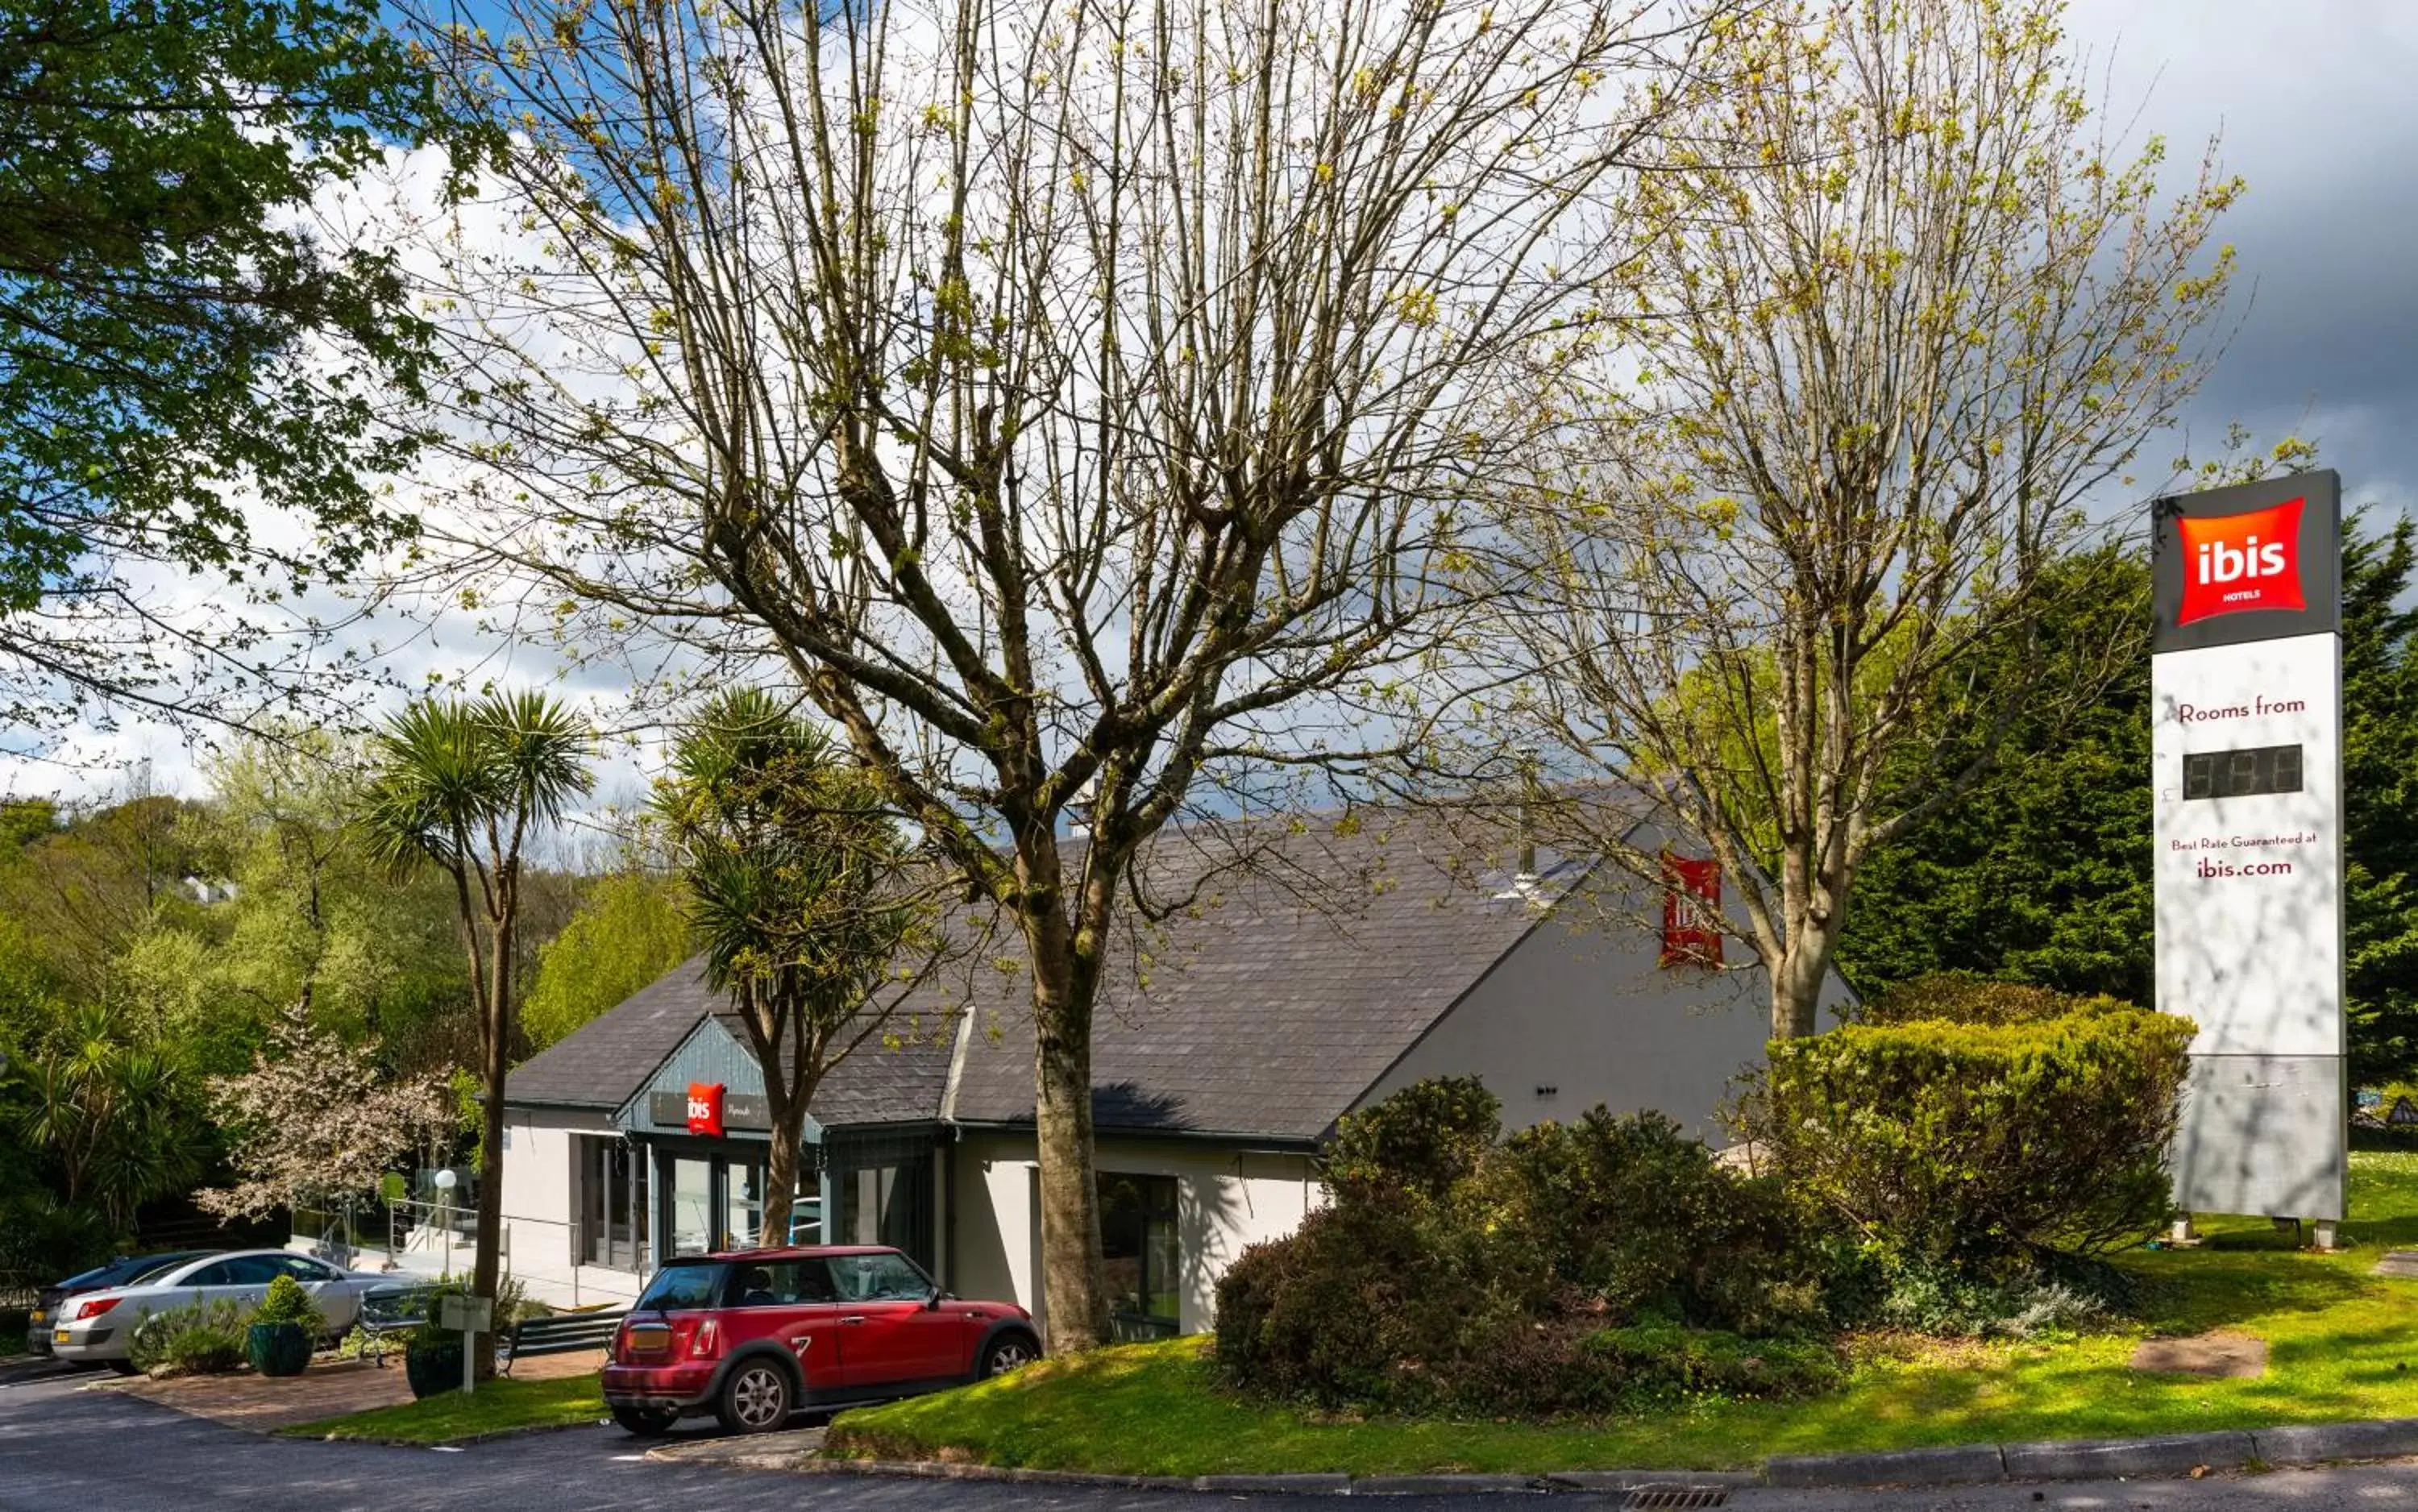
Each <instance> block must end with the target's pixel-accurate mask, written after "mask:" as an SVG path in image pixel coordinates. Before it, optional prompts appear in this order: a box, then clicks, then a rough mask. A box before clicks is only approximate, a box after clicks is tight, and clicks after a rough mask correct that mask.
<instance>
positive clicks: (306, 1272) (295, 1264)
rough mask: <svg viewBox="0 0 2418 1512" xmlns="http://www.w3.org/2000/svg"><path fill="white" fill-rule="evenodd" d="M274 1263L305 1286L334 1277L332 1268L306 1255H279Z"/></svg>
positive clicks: (334, 1273) (330, 1279)
mask: <svg viewBox="0 0 2418 1512" xmlns="http://www.w3.org/2000/svg"><path fill="white" fill-rule="evenodd" d="M274 1263H275V1264H276V1265H277V1267H278V1268H279V1269H280V1270H282V1271H283V1272H284V1273H285V1274H286V1275H290V1276H292V1277H294V1279H296V1280H297V1281H299V1282H301V1283H302V1284H303V1285H305V1286H309V1285H310V1284H311V1283H313V1282H314V1281H332V1280H334V1279H336V1272H335V1271H334V1270H332V1269H331V1268H329V1267H328V1266H325V1265H322V1264H320V1263H319V1262H318V1261H317V1260H313V1259H312V1258H311V1257H310V1256H308V1255H281V1256H279V1257H277V1259H276V1260H275V1261H274Z"/></svg>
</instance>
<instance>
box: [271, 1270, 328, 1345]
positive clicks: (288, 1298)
mask: <svg viewBox="0 0 2418 1512" xmlns="http://www.w3.org/2000/svg"><path fill="white" fill-rule="evenodd" d="M252 1321H253V1322H255V1323H299V1324H300V1325H301V1326H302V1330H303V1332H305V1333H307V1334H310V1335H311V1336H314V1337H316V1336H319V1335H321V1334H324V1333H326V1332H327V1330H328V1320H327V1318H326V1316H325V1315H323V1314H322V1313H321V1312H320V1311H319V1304H318V1303H317V1301H315V1300H314V1298H313V1297H312V1295H311V1293H310V1292H308V1291H303V1290H302V1283H301V1282H299V1281H297V1280H296V1279H294V1277H292V1276H290V1275H281V1276H279V1277H278V1278H277V1279H275V1280H274V1281H271V1282H269V1283H268V1295H267V1296H266V1297H263V1298H262V1299H261V1302H260V1306H258V1307H256V1308H254V1309H253V1314H252Z"/></svg>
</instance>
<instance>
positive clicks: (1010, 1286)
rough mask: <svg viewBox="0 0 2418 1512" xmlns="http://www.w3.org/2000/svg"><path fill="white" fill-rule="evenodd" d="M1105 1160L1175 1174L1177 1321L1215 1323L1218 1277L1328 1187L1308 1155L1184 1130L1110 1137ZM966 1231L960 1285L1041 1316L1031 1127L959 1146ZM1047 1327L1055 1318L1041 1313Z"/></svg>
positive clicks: (960, 1224)
mask: <svg viewBox="0 0 2418 1512" xmlns="http://www.w3.org/2000/svg"><path fill="white" fill-rule="evenodd" d="M1097 1159H1098V1168H1099V1169H1101V1170H1103V1171H1118V1172H1124V1173H1127V1174H1131V1175H1137V1176H1171V1177H1173V1178H1175V1192H1176V1227H1177V1233H1178V1237H1179V1239H1180V1240H1181V1242H1182V1245H1183V1254H1184V1274H1183V1277H1182V1292H1181V1300H1180V1303H1179V1309H1180V1310H1179V1312H1178V1315H1177V1322H1178V1325H1179V1326H1180V1327H1182V1329H1183V1330H1184V1332H1186V1333H1187V1334H1193V1333H1200V1332H1201V1331H1203V1330H1205V1329H1207V1328H1208V1327H1210V1326H1211V1324H1212V1323H1213V1322H1214V1321H1216V1317H1217V1280H1218V1277H1220V1276H1222V1275H1225V1274H1226V1268H1227V1267H1228V1266H1229V1265H1232V1263H1233V1262H1234V1259H1235V1257H1237V1256H1239V1255H1240V1254H1242V1252H1243V1251H1244V1249H1246V1248H1247V1247H1248V1246H1249V1245H1255V1244H1258V1243H1259V1242H1261V1241H1262V1240H1264V1239H1278V1238H1281V1237H1283V1236H1284V1235H1286V1234H1289V1233H1291V1232H1293V1229H1296V1228H1299V1227H1300V1225H1301V1220H1302V1218H1303V1217H1304V1215H1306V1214H1308V1212H1309V1210H1310V1209H1311V1208H1313V1207H1315V1206H1318V1205H1320V1204H1322V1203H1323V1202H1324V1192H1323V1190H1322V1189H1321V1188H1320V1186H1319V1184H1318V1182H1317V1179H1316V1177H1315V1176H1314V1175H1313V1174H1312V1172H1311V1169H1310V1165H1309V1161H1308V1157H1307V1156H1305V1155H1300V1154H1293V1153H1254V1152H1249V1151H1238V1150H1236V1149H1235V1148H1234V1147H1232V1145H1214V1144H1210V1143H1208V1142H1206V1141H1193V1140H1186V1139H1180V1138H1171V1139H1135V1138H1123V1139H1120V1138H1114V1137H1107V1138H1102V1139H1100V1141H1099V1147H1098V1156H1097ZM956 1162H957V1180H956V1203H957V1230H956V1265H955V1272H956V1274H955V1276H954V1277H953V1279H952V1280H951V1282H950V1287H951V1290H953V1291H956V1293H957V1294H958V1295H959V1296H965V1297H990V1298H995V1299H997V1300H1000V1301H1003V1302H1015V1303H1018V1304H1020V1305H1022V1306H1026V1307H1030V1308H1032V1309H1033V1312H1034V1313H1035V1314H1036V1315H1038V1314H1040V1313H1041V1311H1042V1306H1041V1289H1040V1284H1039V1281H1040V1247H1041V1246H1040V1237H1039V1229H1038V1214H1037V1202H1036V1197H1035V1190H1036V1188H1035V1184H1036V1181H1037V1176H1036V1169H1037V1168H1036V1166H1035V1164H1034V1159H1033V1138H1032V1137H1031V1136H1030V1135H1015V1134H993V1133H969V1134H967V1135H966V1136H965V1138H963V1139H962V1140H961V1141H960V1142H959V1144H958V1146H957V1152H956ZM1042 1321H1043V1326H1044V1327H1045V1328H1046V1327H1047V1326H1048V1320H1047V1318H1044V1319H1043V1320H1042Z"/></svg>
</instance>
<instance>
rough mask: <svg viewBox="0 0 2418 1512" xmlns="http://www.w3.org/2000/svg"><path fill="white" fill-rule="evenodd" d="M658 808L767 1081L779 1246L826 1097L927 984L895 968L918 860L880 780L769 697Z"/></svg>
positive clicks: (672, 778) (704, 727)
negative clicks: (821, 1091)
mask: <svg viewBox="0 0 2418 1512" xmlns="http://www.w3.org/2000/svg"><path fill="white" fill-rule="evenodd" d="M654 808H655V813H656V816H657V817H658V818H660V819H661V820H662V821H663V822H664V825H665V828H666V832H668V836H669V838H670V840H671V842H672V844H673V846H674V848H675V849H676V850H677V851H678V853H679V855H680V858H681V873H682V876H683V878H684V880H685V882H686V884H687V889H686V890H687V893H688V902H687V912H688V919H689V933H690V939H691V940H692V941H693V943H694V944H695V945H696V949H697V951H698V953H699V954H700V955H702V956H703V957H704V960H705V976H706V984H707V985H709V986H710V987H712V989H713V990H714V991H715V992H717V993H721V994H723V995H725V996H727V998H728V999H729V1000H730V1003H731V1007H732V1009H733V1010H734V1011H735V1016H737V1018H738V1019H739V1021H740V1023H741V1024H742V1026H743V1027H744V1030H745V1033H746V1038H747V1046H748V1049H749V1051H750V1052H751V1053H752V1054H753V1055H754V1057H755V1060H756V1063H757V1066H758V1069H759V1070H761V1071H762V1073H763V1077H764V1104H765V1110H766V1112H767V1113H768V1114H769V1115H770V1119H771V1123H772V1125H773V1127H772V1147H771V1150H770V1151H769V1153H768V1159H767V1166H768V1170H767V1172H766V1185H767V1187H768V1188H769V1190H768V1191H767V1193H766V1196H765V1199H764V1218H763V1231H764V1232H765V1233H766V1234H769V1235H773V1236H775V1240H777V1238H778V1236H781V1235H786V1234H787V1233H788V1228H789V1209H790V1204H791V1199H792V1197H793V1195H794V1194H795V1193H796V1191H797V1184H798V1173H799V1165H800V1156H801V1154H802V1153H803V1151H802V1147H803V1143H804V1130H805V1119H806V1110H807V1107H808V1105H809V1104H811V1103H812V1102H813V1100H814V1095H815V1091H816V1089H817V1088H818V1087H819V1086H820V1085H821V1082H822V1079H823V1077H825V1076H826V1075H828V1074H829V1073H830V1071H831V1069H832V1068H833V1067H834V1066H835V1065H837V1064H839V1063H840V1061H844V1060H846V1059H847V1058H848V1057H849V1055H850V1054H852V1053H854V1052H855V1051H856V1050H857V1049H858V1048H860V1047H861V1046H864V1045H865V1042H866V1041H867V1040H869V1039H872V1038H873V1037H874V1036H876V1035H877V1034H882V1033H885V1032H886V1026H887V1024H888V1021H889V1018H890V1016H891V1010H892V1008H893V1007H894V1006H895V1002H896V1000H897V998H898V996H899V992H898V990H895V989H898V988H903V987H904V986H905V985H909V984H911V982H912V981H913V980H914V978H915V977H916V976H917V975H918V974H919V973H918V972H916V971H914V970H899V969H898V965H897V963H898V961H899V959H900V957H901V956H902V955H905V954H907V953H908V952H909V951H910V949H911V947H912V946H913V945H914V944H915V943H917V942H918V941H920V940H921V939H923V938H924V937H925V935H926V929H925V927H924V909H923V908H922V907H921V906H920V904H919V902H918V900H917V898H916V896H915V893H914V891H913V889H912V887H911V885H910V883H909V880H908V878H907V875H906V863H907V848H906V845H905V843H904V841H903V839H902V838H901V836H900V835H899V832H898V830H897V827H896V826H895V824H893V823H892V822H891V818H890V816H889V814H888V812H887V811H886V810H885V808H884V807H883V805H882V802H881V800H880V788H879V787H878V786H877V785H876V784H875V782H874V781H873V778H872V776H871V774H870V773H868V772H866V771H865V770H864V769H863V768H862V767H860V766H858V765H857V764H856V763H854V762H853V761H850V760H848V759H846V758H845V757H843V756H841V755H840V753H839V752H838V751H837V749H836V748H835V747H834V744H833V742H832V741H831V740H830V739H829V738H828V737H826V736H825V735H824V734H823V732H822V731H821V730H819V729H818V728H817V727H816V726H815V725H811V724H809V723H807V722H806V721H804V720H803V719H800V718H799V717H798V716H797V715H796V714H795V713H793V712H791V711H790V710H788V709H787V708H785V707H784V706H783V705H782V704H781V703H780V702H779V701H778V700H777V699H775V698H774V697H773V695H770V694H768V693H766V692H764V691H762V690H760V689H756V688H740V689H735V690H733V691H731V692H729V693H727V694H724V695H720V696H719V697H716V698H714V699H712V701H710V702H709V703H708V704H707V705H706V706H705V708H704V710H702V711H701V712H700V713H699V715H698V716H697V718H696V721H695V722H694V723H693V724H692V725H690V726H689V727H688V729H687V730H686V731H685V732H684V733H683V734H682V735H681V739H680V741H679V743H678V745H677V746H676V747H675V748H674V752H673V756H672V770H671V771H670V772H669V773H668V774H667V775H666V777H665V778H664V779H663V780H662V781H661V782H660V783H658V784H657V785H656V788H655V796H654ZM885 987H888V988H890V989H892V990H884V989H885Z"/></svg>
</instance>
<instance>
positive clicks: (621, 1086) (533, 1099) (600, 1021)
mask: <svg viewBox="0 0 2418 1512" xmlns="http://www.w3.org/2000/svg"><path fill="white" fill-rule="evenodd" d="M709 1014H711V1015H712V1016H715V1017H717V1018H719V1019H721V1020H722V1022H723V1027H724V1028H725V1029H727V1031H729V1033H730V1037H731V1038H732V1039H734V1040H736V1041H738V1042H739V1044H740V1045H742V1046H744V1045H745V1044H746V1043H747V1031H745V1030H744V1029H742V1027H741V1026H740V1024H739V1021H738V1020H737V1019H736V1018H735V1017H732V1016H730V1015H729V1014H728V1012H727V1000H725V999H724V998H723V997H722V996H721V995H720V994H718V993H716V992H713V991H712V990H711V989H709V988H708V987H707V986H706V985H705V970H704V967H703V966H702V964H701V963H700V962H698V961H697V960H696V959H694V958H692V959H690V960H687V961H683V962H681V964H680V965H679V966H677V967H674V968H673V969H672V970H670V971H669V972H668V973H666V975H665V976H663V977H662V978H661V979H660V980H658V981H656V982H654V983H653V984H651V985H649V986H646V987H644V988H641V989H640V990H639V991H638V992H636V993H635V994H634V995H632V996H631V997H630V998H629V999H628V1000H625V1001H623V1002H621V1003H620V1004H618V1005H616V1006H615V1007H613V1008H611V1009H609V1010H607V1011H606V1012H605V1014H603V1015H602V1016H599V1017H597V1018H596V1019H594V1020H592V1021H591V1022H589V1023H588V1024H587V1025H585V1026H583V1027H582V1028H581V1029H580V1030H579V1031H577V1032H575V1033H574V1034H571V1035H569V1036H567V1037H565V1038H564V1039H562V1040H560V1041H559V1042H558V1043H556V1044H554V1045H551V1046H547V1047H546V1048H545V1049H543V1050H541V1051H540V1052H538V1053H537V1054H536V1055H533V1056H531V1057H530V1058H529V1059H528V1060H527V1061H523V1062H522V1063H521V1064H520V1065H518V1066H515V1067H514V1068H513V1074H512V1079H511V1081H510V1082H509V1084H508V1088H507V1097H506V1100H507V1102H508V1103H509V1104H510V1105H511V1106H513V1107H530V1106H544V1107H592V1108H597V1109H600V1110H605V1111H609V1110H611V1109H614V1108H618V1107H620V1106H621V1105H622V1104H624V1103H626V1102H628V1101H629V1100H630V1098H631V1096H632V1095H633V1094H635V1092H638V1091H639V1089H640V1088H642V1087H644V1086H645V1085H646V1083H647V1080H648V1078H649V1077H651V1076H652V1075H653V1074H654V1070H655V1068H656V1067H657V1066H659V1065H661V1064H663V1062H664V1060H665V1058H666V1057H667V1056H669V1055H670V1054H671V1053H672V1051H673V1050H675V1049H677V1048H679V1046H680V1044H681V1041H682V1040H684V1039H686V1038H688V1036H689V1034H690V1033H691V1031H694V1030H695V1029H696V1026H697V1024H698V1023H699V1022H700V1021H701V1020H703V1019H704V1018H705V1017H706V1016H708V1015H709ZM907 1027H908V1021H907V1020H906V1019H905V1018H904V1017H900V1018H898V1019H897V1020H896V1022H895V1026H894V1032H893V1034H892V1036H891V1037H892V1038H893V1039H894V1040H895V1041H897V1042H898V1043H895V1044H894V1045H884V1044H882V1043H880V1040H878V1039H877V1040H872V1041H868V1042H866V1044H865V1046H862V1047H861V1048H859V1049H858V1050H857V1051H856V1053H855V1054H853V1055H851V1056H849V1058H848V1059H847V1060H845V1061H841V1062H840V1063H839V1064H838V1065H837V1066H834V1068H833V1069H832V1072H831V1074H830V1075H829V1076H828V1077H825V1078H824V1079H823V1084H822V1086H820V1087H819V1088H818V1089H816V1095H815V1104H814V1107H812V1108H810V1109H808V1111H810V1112H811V1113H813V1114H814V1116H815V1118H816V1120H817V1121H818V1122H819V1123H823V1124H824V1125H826V1126H832V1125H838V1124H850V1123H917V1122H927V1121H929V1120H932V1119H937V1118H938V1117H940V1114H941V1087H942V1086H943V1085H944V1084H945V1083H946V1082H947V1080H948V1076H949V1053H950V1051H949V1046H948V1044H947V1042H946V1039H945V1036H943V1038H942V1040H941V1043H940V1044H938V1045H935V1044H933V1043H932V1036H931V1035H930V1034H929V1033H928V1032H927V1033H926V1034H923V1035H921V1036H915V1037H910V1036H908V1035H907V1034H906V1033H905V1031H906V1029H907Z"/></svg>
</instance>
